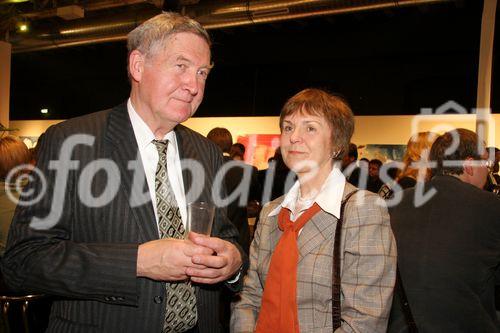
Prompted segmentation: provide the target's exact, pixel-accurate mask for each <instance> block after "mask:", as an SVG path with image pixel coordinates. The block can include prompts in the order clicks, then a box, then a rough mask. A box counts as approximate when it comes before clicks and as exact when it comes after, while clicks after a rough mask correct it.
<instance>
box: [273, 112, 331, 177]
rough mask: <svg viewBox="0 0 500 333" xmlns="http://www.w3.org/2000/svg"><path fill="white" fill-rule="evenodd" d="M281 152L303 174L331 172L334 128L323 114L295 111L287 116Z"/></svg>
mask: <svg viewBox="0 0 500 333" xmlns="http://www.w3.org/2000/svg"><path fill="white" fill-rule="evenodd" d="M281 126H282V127H281V137H280V141H281V142H280V143H281V152H282V154H283V160H284V161H285V164H286V165H287V166H288V167H289V168H290V169H292V170H293V171H294V172H295V173H297V174H298V175H299V176H300V175H301V174H304V173H309V172H311V171H314V169H315V168H316V167H317V168H318V169H317V172H318V173H323V172H324V173H329V172H330V170H331V169H332V165H333V160H332V154H333V147H332V146H333V145H332V130H331V128H330V125H329V124H328V121H327V120H326V119H325V118H324V117H321V116H316V115H309V114H304V113H302V112H300V111H299V112H295V113H294V114H292V115H290V116H287V117H285V118H284V119H283V123H282V125H281Z"/></svg>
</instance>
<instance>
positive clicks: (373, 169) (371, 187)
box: [366, 158, 384, 193]
mask: <svg viewBox="0 0 500 333" xmlns="http://www.w3.org/2000/svg"><path fill="white" fill-rule="evenodd" d="M381 167H382V161H381V160H379V159H376V158H374V159H372V160H371V161H370V162H368V184H367V185H366V189H367V190H368V191H370V192H373V193H378V190H380V187H382V185H383V184H384V183H382V181H381V180H380V176H379V174H380V168H381Z"/></svg>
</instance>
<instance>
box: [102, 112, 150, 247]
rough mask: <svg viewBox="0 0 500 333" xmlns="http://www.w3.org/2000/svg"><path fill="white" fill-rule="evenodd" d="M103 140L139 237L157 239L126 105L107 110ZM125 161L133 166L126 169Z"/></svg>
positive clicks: (147, 192) (145, 182)
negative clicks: (110, 148) (113, 164)
mask: <svg viewBox="0 0 500 333" xmlns="http://www.w3.org/2000/svg"><path fill="white" fill-rule="evenodd" d="M106 139H107V140H108V141H109V143H110V144H111V145H112V151H111V157H112V159H113V160H114V162H115V163H116V165H117V166H118V168H119V169H120V176H121V188H122V189H123V191H124V192H125V195H126V198H128V202H127V204H129V205H130V206H131V211H132V215H133V218H134V220H135V222H136V223H137V225H138V227H139V229H140V230H141V233H142V235H141V236H142V237H141V238H142V239H144V241H149V240H153V239H158V237H159V236H158V229H157V226H156V217H155V214H154V210H153V205H152V202H151V195H150V194H149V188H148V184H147V181H146V175H145V173H144V166H143V164H142V160H141V158H140V156H138V147H137V141H136V140H135V135H134V130H133V128H132V123H131V122H130V118H129V116H128V113H127V107H126V104H122V105H119V106H117V107H115V108H113V110H111V112H110V115H109V121H108V127H107V131H106ZM129 161H130V162H131V163H133V164H135V165H134V166H135V167H134V168H131V169H129ZM133 187H134V188H133Z"/></svg>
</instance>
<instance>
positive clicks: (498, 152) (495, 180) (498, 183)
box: [484, 147, 500, 194]
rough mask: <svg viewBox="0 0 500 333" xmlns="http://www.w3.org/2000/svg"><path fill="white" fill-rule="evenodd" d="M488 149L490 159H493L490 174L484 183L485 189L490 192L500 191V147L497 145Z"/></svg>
mask: <svg viewBox="0 0 500 333" xmlns="http://www.w3.org/2000/svg"><path fill="white" fill-rule="evenodd" d="M486 151H488V154H489V156H488V159H489V160H491V167H490V174H489V175H488V179H487V181H486V185H484V189H485V190H486V191H489V192H495V193H497V194H498V193H499V192H500V175H499V174H498V169H499V162H500V149H498V148H496V147H488V148H486Z"/></svg>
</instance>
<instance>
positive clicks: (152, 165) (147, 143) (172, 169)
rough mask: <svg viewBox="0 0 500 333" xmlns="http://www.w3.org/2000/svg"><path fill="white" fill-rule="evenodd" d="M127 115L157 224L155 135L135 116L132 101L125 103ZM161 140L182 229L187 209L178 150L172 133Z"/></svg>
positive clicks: (156, 151)
mask: <svg viewBox="0 0 500 333" xmlns="http://www.w3.org/2000/svg"><path fill="white" fill-rule="evenodd" d="M127 110H128V115H129V117H130V121H131V123H132V128H133V130H134V135H135V139H136V141H137V147H138V148H139V153H140V156H141V161H142V165H143V166H144V172H145V174H146V181H147V183H148V188H149V194H150V195H151V202H152V203H153V209H154V212H155V216H156V222H157V223H158V213H157V211H156V210H157V208H156V191H155V178H156V167H157V165H158V160H159V155H158V150H157V149H156V146H155V145H154V143H153V142H152V141H153V140H155V139H156V138H155V135H154V134H153V131H151V129H150V128H149V127H148V125H146V123H145V122H144V120H142V118H141V117H140V116H139V115H138V114H137V112H136V111H135V109H134V106H133V105H132V101H131V100H130V98H129V100H128V102H127ZM163 140H168V148H167V161H168V167H167V170H168V179H169V181H170V185H171V186H172V190H173V191H174V196H175V200H176V201H177V205H179V210H180V213H181V217H182V223H183V224H184V227H185V226H186V218H187V209H186V195H185V192H184V182H183V179H182V166H181V159H180V157H179V148H178V147H177V139H176V137H175V133H174V131H173V130H172V131H170V132H168V133H167V134H166V135H165V136H164V137H163ZM158 233H159V230H158Z"/></svg>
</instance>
